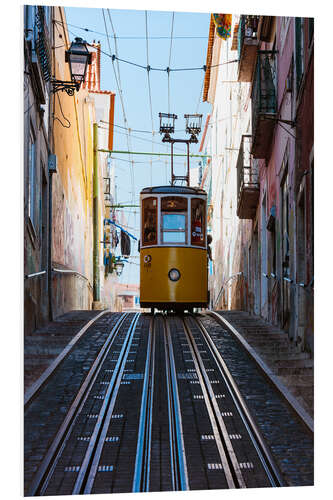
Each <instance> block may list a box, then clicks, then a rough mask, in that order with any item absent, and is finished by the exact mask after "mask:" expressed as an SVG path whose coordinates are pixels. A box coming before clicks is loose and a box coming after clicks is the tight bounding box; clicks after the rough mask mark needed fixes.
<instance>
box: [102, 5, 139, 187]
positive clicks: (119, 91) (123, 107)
mask: <svg viewBox="0 0 333 500" xmlns="http://www.w3.org/2000/svg"><path fill="white" fill-rule="evenodd" d="M107 12H108V15H109V21H110V24H111V28H112V31H113V35H114V41H115V52H116V53H117V52H118V47H117V42H116V39H115V35H116V34H115V29H114V26H113V23H112V18H111V15H110V12H109V9H107ZM102 13H103V20H104V26H105V32H106V34H107V35H108V36H107V40H108V46H109V52H110V54H111V45H110V37H109V34H108V27H107V23H106V18H105V13H104V9H102ZM117 64H118V63H117ZM112 68H113V72H114V76H115V80H116V85H117V89H118V93H119V98H120V103H121V107H122V114H123V120H124V125H125V127H124V128H125V129H127V130H128V121H127V117H126V111H125V103H124V99H123V92H122V88H121V79H120V69H119V64H118V65H117V70H118V72H117V70H116V68H115V65H114V58H112ZM127 147H128V151H131V142H130V137H129V132H128V133H127ZM128 157H129V161H130V162H132V158H131V154H130V153H128ZM133 170H134V169H133V164H132V163H131V169H130V175H131V184H132V191H133V193H134V172H133Z"/></svg>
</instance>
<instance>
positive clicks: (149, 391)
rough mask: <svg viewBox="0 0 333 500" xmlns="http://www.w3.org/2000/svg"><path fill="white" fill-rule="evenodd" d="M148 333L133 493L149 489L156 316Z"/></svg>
mask: <svg viewBox="0 0 333 500" xmlns="http://www.w3.org/2000/svg"><path fill="white" fill-rule="evenodd" d="M148 335H149V338H148V348H147V358H146V366H145V374H144V381H143V390H142V399H141V410H140V421H139V433H138V443H137V449H136V458H135V469H134V478H133V486H132V492H133V493H135V492H140V491H141V492H148V491H149V479H150V456H151V439H152V424H153V398H154V374H155V334H154V318H152V319H151V320H150V324H149V334H148Z"/></svg>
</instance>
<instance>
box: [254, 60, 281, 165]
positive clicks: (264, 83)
mask: <svg viewBox="0 0 333 500" xmlns="http://www.w3.org/2000/svg"><path fill="white" fill-rule="evenodd" d="M251 100H252V136H253V143H252V151H251V153H252V155H253V157H254V158H265V159H267V158H268V157H269V152H270V147H271V142H272V137H273V131H274V127H275V124H276V120H275V118H276V111H277V100H276V53H275V52H274V51H260V52H258V57H257V65H256V70H255V74H254V80H253V85H252V94H251Z"/></svg>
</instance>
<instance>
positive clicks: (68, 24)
mask: <svg viewBox="0 0 333 500" xmlns="http://www.w3.org/2000/svg"><path fill="white" fill-rule="evenodd" d="M54 23H55V24H64V23H63V22H62V21H58V20H55V21H54ZM67 26H72V28H76V29H79V30H82V31H85V32H86V33H95V34H96V35H101V36H107V35H106V34H105V33H101V32H100V31H95V30H91V29H89V28H84V27H83V26H77V25H75V24H71V23H67ZM116 38H117V39H118V40H145V37H144V36H117V37H116ZM173 38H174V39H179V40H192V39H202V40H204V39H207V35H203V36H175V37H173ZM169 39H170V37H169V36H150V37H149V40H169Z"/></svg>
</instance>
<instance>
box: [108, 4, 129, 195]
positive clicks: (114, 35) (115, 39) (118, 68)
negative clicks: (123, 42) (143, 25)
mask: <svg viewBox="0 0 333 500" xmlns="http://www.w3.org/2000/svg"><path fill="white" fill-rule="evenodd" d="M107 12H108V16H109V21H110V24H111V28H112V32H113V37H114V46H115V52H116V56H118V46H117V37H116V31H115V29H114V26H113V22H112V18H111V13H110V9H107ZM110 52H111V51H110ZM117 70H118V80H119V87H120V92H121V100H122V102H123V92H122V87H121V79H120V67H119V62H118V58H117ZM123 110H124V125H126V124H127V123H128V122H127V118H126V114H125V105H124V103H123ZM130 133H131V132H130V130H129V131H128V137H127V144H128V147H129V148H131V140H130ZM131 150H132V149H129V151H131ZM129 158H131V156H130V154H129ZM130 173H131V183H132V198H134V189H135V184H134V168H133V164H132V166H131V169H130Z"/></svg>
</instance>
